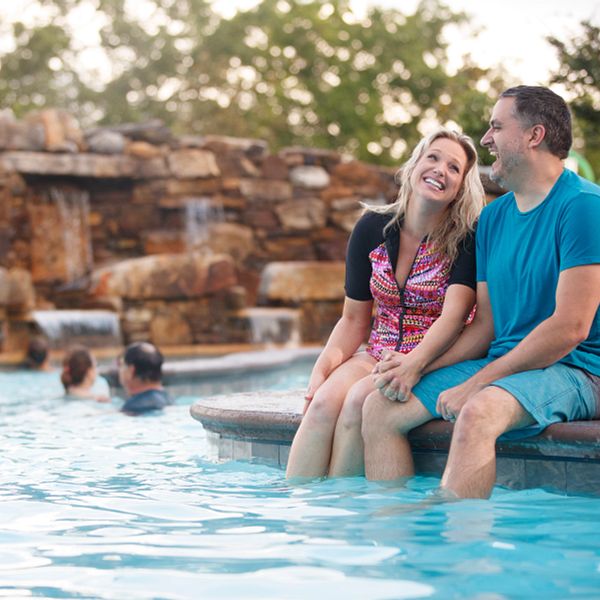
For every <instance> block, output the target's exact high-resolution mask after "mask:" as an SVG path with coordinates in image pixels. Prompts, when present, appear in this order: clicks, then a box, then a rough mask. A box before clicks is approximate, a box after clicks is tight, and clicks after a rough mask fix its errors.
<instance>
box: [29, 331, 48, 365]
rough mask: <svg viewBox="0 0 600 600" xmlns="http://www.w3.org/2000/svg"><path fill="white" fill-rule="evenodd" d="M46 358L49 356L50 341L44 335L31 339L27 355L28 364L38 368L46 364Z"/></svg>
mask: <svg viewBox="0 0 600 600" xmlns="http://www.w3.org/2000/svg"><path fill="white" fill-rule="evenodd" d="M46 358H48V342H47V341H46V340H45V339H44V338H42V337H35V338H33V339H31V340H30V342H29V344H28V346H27V353H26V356H25V362H26V364H27V366H28V367H30V368H32V369H37V368H39V367H41V366H42V365H43V364H44V361H45V360H46Z"/></svg>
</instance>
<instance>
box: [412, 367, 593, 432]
mask: <svg viewBox="0 0 600 600" xmlns="http://www.w3.org/2000/svg"><path fill="white" fill-rule="evenodd" d="M493 360H495V359H494V358H489V357H488V358H482V359H478V360H468V361H465V362H461V363H458V364H456V365H451V366H449V367H444V368H443V369H439V370H437V371H433V372H432V373H429V374H428V375H426V376H425V377H423V379H421V381H420V382H419V383H418V384H417V385H416V386H415V387H414V388H413V390H412V392H413V394H414V395H415V396H416V397H417V399H418V400H419V401H420V402H421V403H422V404H423V405H424V406H425V408H426V409H427V410H428V411H429V412H430V413H431V414H432V415H433V416H434V417H437V418H439V417H441V415H440V414H439V413H438V412H437V411H436V410H435V405H436V403H437V399H438V396H439V395H440V393H441V392H443V391H444V390H447V389H448V388H451V387H454V386H455V385H460V384H461V383H463V382H464V381H466V380H467V379H469V377H471V376H473V375H474V374H475V373H477V372H478V371H479V370H481V369H482V368H483V367H485V366H486V365H487V364H489V363H490V362H492V361H493ZM599 382H600V378H598V377H596V376H594V375H590V374H589V373H587V372H586V371H584V370H582V369H578V368H575V367H571V366H568V365H564V364H562V363H556V364H554V365H551V366H550V367H547V368H545V369H535V370H532V371H523V372H522V373H516V374H515V375H509V376H508V377H502V378H501V379H497V380H496V381H494V382H492V383H491V384H490V385H494V386H497V387H499V388H502V389H503V390H506V391H507V392H508V393H509V394H511V395H512V396H514V397H515V398H516V399H517V401H518V402H519V403H520V404H521V406H522V407H523V408H524V409H525V410H526V411H527V412H528V413H529V414H530V415H531V416H532V417H533V418H534V419H535V421H536V423H535V424H534V425H530V426H528V427H523V428H521V429H515V430H512V431H509V432H507V433H505V434H503V435H502V437H501V439H516V438H523V437H529V436H532V435H536V434H538V433H540V432H541V431H543V430H544V429H545V428H546V427H548V425H552V423H560V422H564V421H585V420H588V419H593V418H595V417H597V414H598V412H599V403H600V400H599V398H598V393H599V390H600V384H599Z"/></svg>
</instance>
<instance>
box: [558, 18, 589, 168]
mask: <svg viewBox="0 0 600 600" xmlns="http://www.w3.org/2000/svg"><path fill="white" fill-rule="evenodd" d="M581 25H582V34H581V36H579V37H577V38H575V39H573V40H572V41H570V42H569V43H564V42H561V41H560V40H558V39H556V38H553V37H551V38H548V41H549V42H550V43H551V44H552V45H553V46H554V47H555V48H556V50H557V51H558V57H559V60H560V67H559V69H558V71H557V72H556V73H555V74H554V76H553V78H552V81H553V83H560V84H562V85H563V86H564V87H565V88H566V89H567V90H568V91H569V92H570V93H571V94H572V95H573V96H574V98H573V100H572V101H571V102H570V107H571V110H572V112H573V115H574V117H575V122H576V126H577V129H578V130H579V133H580V134H581V137H582V141H583V151H584V153H585V157H586V159H587V160H588V162H589V163H590V164H591V165H592V168H593V170H594V173H595V175H596V179H598V180H600V27H596V26H594V25H592V24H591V23H590V22H589V21H584V22H583V23H582V24H581Z"/></svg>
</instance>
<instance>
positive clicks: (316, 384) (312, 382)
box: [302, 365, 327, 414]
mask: <svg viewBox="0 0 600 600" xmlns="http://www.w3.org/2000/svg"><path fill="white" fill-rule="evenodd" d="M326 379H327V375H326V374H325V372H324V371H323V369H319V368H317V366H316V365H315V367H314V368H313V370H312V373H311V374H310V379H309V380H308V387H307V388H306V394H304V409H303V410H302V414H305V413H306V411H307V410H308V406H309V404H310V403H311V401H312V399H313V398H314V395H315V394H316V393H317V390H318V389H319V388H320V387H321V386H322V385H323V382H324V381H325V380H326Z"/></svg>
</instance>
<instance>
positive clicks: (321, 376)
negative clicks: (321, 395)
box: [306, 297, 373, 400]
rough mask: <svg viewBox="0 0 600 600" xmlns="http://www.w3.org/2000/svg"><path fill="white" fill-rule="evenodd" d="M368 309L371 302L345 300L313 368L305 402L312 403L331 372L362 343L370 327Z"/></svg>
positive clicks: (370, 307) (370, 308) (370, 306)
mask: <svg viewBox="0 0 600 600" xmlns="http://www.w3.org/2000/svg"><path fill="white" fill-rule="evenodd" d="M372 308H373V301H372V300H365V301H361V300H352V299H351V298H348V297H346V299H345V300H344V310H343V312H342V316H341V317H340V319H339V321H338V322H337V323H336V325H335V327H334V328H333V330H332V332H331V334H330V335H329V339H328V340H327V344H326V345H325V348H323V351H322V352H321V354H320V355H319V358H318V359H317V362H316V363H315V366H314V367H313V370H312V373H311V376H310V381H309V384H308V390H307V392H306V399H307V400H312V398H313V396H314V394H315V392H316V391H317V389H318V388H319V386H320V385H321V384H322V383H323V382H324V381H325V380H326V379H327V377H329V375H330V374H331V372H332V371H333V370H334V369H336V368H337V367H339V366H340V365H341V364H342V363H343V362H345V361H346V360H348V359H349V358H350V357H351V356H352V355H353V354H354V353H355V352H356V351H357V350H358V348H359V346H360V345H361V344H362V343H363V342H364V341H365V339H366V337H367V333H368V331H369V328H370V326H371V311H372Z"/></svg>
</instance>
